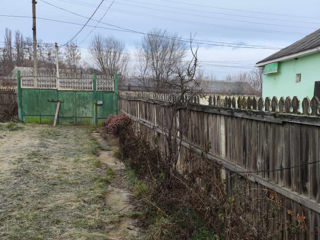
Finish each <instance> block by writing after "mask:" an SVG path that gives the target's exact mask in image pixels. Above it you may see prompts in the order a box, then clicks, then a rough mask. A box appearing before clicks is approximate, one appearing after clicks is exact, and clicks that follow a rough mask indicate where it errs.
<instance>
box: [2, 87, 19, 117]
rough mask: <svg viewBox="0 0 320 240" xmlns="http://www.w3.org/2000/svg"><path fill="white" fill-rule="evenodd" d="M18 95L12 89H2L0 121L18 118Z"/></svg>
mask: <svg viewBox="0 0 320 240" xmlns="http://www.w3.org/2000/svg"><path fill="white" fill-rule="evenodd" d="M17 108H18V105H17V94H16V90H15V89H12V88H3V89H1V88H0V121H1V120H10V119H11V118H14V117H16V111H17Z"/></svg>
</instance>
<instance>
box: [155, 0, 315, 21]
mask: <svg viewBox="0 0 320 240" xmlns="http://www.w3.org/2000/svg"><path fill="white" fill-rule="evenodd" d="M161 2H165V1H164V0H161ZM169 2H170V3H176V4H180V5H189V6H193V7H202V8H206V9H208V8H212V9H220V10H227V11H233V12H234V11H235V12H247V13H250V14H259V15H261V14H263V15H268V16H272V15H273V16H279V17H290V18H295V19H296V18H306V19H315V20H319V19H318V18H315V17H310V16H301V15H300V16H299V15H290V14H285V13H275V12H264V11H254V10H248V9H240V8H225V7H218V6H212V5H205V4H195V3H190V2H184V1H181V0H179V1H177V0H170V1H169Z"/></svg>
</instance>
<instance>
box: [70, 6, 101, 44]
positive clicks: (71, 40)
mask: <svg viewBox="0 0 320 240" xmlns="http://www.w3.org/2000/svg"><path fill="white" fill-rule="evenodd" d="M104 1H105V0H101V2H100V3H99V5H98V6H97V8H96V9H95V10H94V12H93V13H92V14H91V16H90V17H89V18H88V20H87V21H86V23H85V24H84V25H83V26H82V27H81V28H80V30H79V31H78V32H77V33H76V34H75V35H74V36H73V37H72V38H71V39H70V40H69V41H68V42H66V43H65V44H64V45H67V44H69V43H70V42H73V40H74V39H76V37H78V35H79V34H80V33H81V32H82V31H83V29H84V28H85V27H86V26H87V25H88V23H89V22H90V21H91V19H92V18H93V16H94V15H95V14H96V12H97V11H98V10H99V8H100V7H101V5H102V3H103V2H104Z"/></svg>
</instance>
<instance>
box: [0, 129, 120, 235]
mask: <svg viewBox="0 0 320 240" xmlns="http://www.w3.org/2000/svg"><path fill="white" fill-rule="evenodd" d="M12 127H13V128H14V129H15V130H16V131H10V129H8V127H7V126H5V127H4V126H3V125H1V126H0V136H1V137H0V146H1V148H0V206H1V207H0V238H1V239H8V240H10V239H19V240H23V239H28V240H29V239H107V237H106V234H105V233H106V230H107V229H108V228H109V227H110V225H112V223H113V222H116V221H118V220H119V216H116V215H113V214H112V212H111V211H110V209H109V208H108V206H106V205H105V201H104V198H105V194H106V189H107V184H108V178H106V176H105V172H108V171H106V170H103V169H99V168H101V164H100V163H99V160H98V159H97V158H96V156H95V154H96V152H97V148H99V147H98V144H97V143H96V142H95V141H94V140H93V139H92V137H91V136H90V131H89V129H88V128H85V127H71V126H68V127H57V128H52V127H49V126H40V125H24V126H23V127H22V126H20V125H18V126H16V127H17V128H16V127H14V126H10V128H12Z"/></svg>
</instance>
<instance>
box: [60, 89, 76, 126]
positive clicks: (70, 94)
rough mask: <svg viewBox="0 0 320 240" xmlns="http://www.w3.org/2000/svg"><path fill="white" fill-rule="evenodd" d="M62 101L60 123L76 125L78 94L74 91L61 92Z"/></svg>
mask: <svg viewBox="0 0 320 240" xmlns="http://www.w3.org/2000/svg"><path fill="white" fill-rule="evenodd" d="M58 96H59V100H60V101H61V106H60V111H59V122H60V123H61V122H65V123H76V108H75V106H76V105H75V103H76V93H75V92H74V91H59V93H58Z"/></svg>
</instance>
